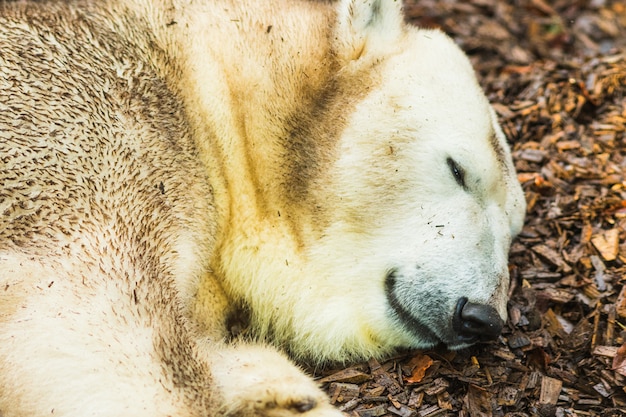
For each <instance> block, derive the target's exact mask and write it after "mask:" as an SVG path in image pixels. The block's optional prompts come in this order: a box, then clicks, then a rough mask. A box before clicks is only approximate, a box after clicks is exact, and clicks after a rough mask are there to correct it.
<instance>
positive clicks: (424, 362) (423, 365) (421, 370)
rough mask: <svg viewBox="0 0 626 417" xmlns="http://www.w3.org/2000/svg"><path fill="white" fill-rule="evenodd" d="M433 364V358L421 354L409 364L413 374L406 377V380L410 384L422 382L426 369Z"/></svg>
mask: <svg viewBox="0 0 626 417" xmlns="http://www.w3.org/2000/svg"><path fill="white" fill-rule="evenodd" d="M432 364H433V360H432V358H431V357H430V356H428V355H423V354H419V355H417V356H415V357H414V358H413V359H411V360H410V361H409V366H410V368H412V371H411V376H409V377H406V378H405V379H404V380H405V381H406V382H407V383H409V384H417V383H419V382H422V380H423V379H424V376H425V375H426V371H427V370H428V368H430V366H431V365H432Z"/></svg>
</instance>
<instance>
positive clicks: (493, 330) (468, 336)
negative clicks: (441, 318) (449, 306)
mask: <svg viewBox="0 0 626 417" xmlns="http://www.w3.org/2000/svg"><path fill="white" fill-rule="evenodd" d="M503 326H504V322H503V321H502V319H501V318H500V314H498V311H497V310H496V309H495V308H493V307H492V306H490V305H486V304H476V303H471V302H468V300H467V297H461V298H459V300H458V301H457V304H456V308H455V310H454V317H453V318H452V328H453V329H454V332H455V333H456V334H457V337H458V338H459V340H460V341H462V342H464V343H473V342H475V341H477V340H492V339H495V338H497V337H498V336H499V335H500V333H501V332H502V327H503Z"/></svg>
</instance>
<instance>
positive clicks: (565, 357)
mask: <svg viewBox="0 0 626 417" xmlns="http://www.w3.org/2000/svg"><path fill="white" fill-rule="evenodd" d="M405 11H406V13H407V15H408V19H409V20H410V21H411V22H412V23H415V24H417V25H419V26H421V27H439V28H441V29H443V30H444V31H445V32H447V33H448V34H450V35H451V36H452V37H453V38H454V39H455V40H456V41H457V43H458V44H459V45H460V46H461V47H462V48H463V49H464V50H465V51H466V52H467V53H468V54H469V55H470V57H471V59H472V62H473V63H474V65H475V67H476V69H477V71H478V74H479V77H480V80H481V83H482V85H483V86H484V88H485V90H486V92H487V95H488V97H489V99H490V100H491V101H492V102H493V103H494V106H495V109H496V111H497V113H498V115H499V117H500V120H501V123H502V126H503V128H504V130H505V132H506V134H507V136H508V137H509V140H510V142H511V146H512V149H513V155H514V159H515V164H516V167H517V170H518V172H519V180H520V181H521V182H522V184H523V187H524V190H525V193H526V198H527V200H528V218H527V221H526V226H525V227H524V230H523V232H522V234H521V236H519V238H518V239H517V240H516V241H515V243H514V244H513V247H512V251H511V262H510V270H511V277H512V289H511V301H510V303H509V321H508V323H507V326H506V328H505V330H504V332H503V334H502V336H501V337H500V338H499V340H497V341H496V342H493V343H490V344H484V345H480V346H476V347H474V348H471V349H468V350H466V351H462V352H447V351H445V350H432V351H428V352H405V353H402V354H399V355H398V356H396V357H393V358H389V359H388V360H386V361H382V362H378V361H375V360H371V361H369V362H367V363H363V364H357V365H355V366H352V367H350V368H347V369H326V370H324V371H318V375H319V377H320V378H321V379H320V381H321V382H322V383H323V385H324V387H325V389H326V390H327V392H328V394H329V395H330V397H331V399H332V401H333V402H334V403H335V405H336V406H337V407H339V408H340V409H342V410H343V411H344V412H345V413H346V414H348V415H351V416H354V417H376V416H390V417H395V416H400V417H433V416H481V417H482V416H484V417H489V416H494V417H495V416H516V417H522V416H559V417H561V416H602V417H608V416H624V415H626V388H625V386H626V344H625V341H626V285H624V284H626V177H625V173H626V133H625V131H626V2H624V1H622V0H620V1H617V0H615V1H611V0H585V1H571V0H553V1H548V0H507V1H499V0H470V1H460V0H459V1H451V0H407V1H406V2H405Z"/></svg>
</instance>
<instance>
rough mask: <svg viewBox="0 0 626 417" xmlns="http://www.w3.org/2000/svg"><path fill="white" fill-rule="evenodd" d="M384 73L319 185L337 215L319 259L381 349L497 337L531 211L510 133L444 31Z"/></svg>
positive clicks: (419, 42) (423, 37)
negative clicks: (513, 247) (512, 255)
mask: <svg viewBox="0 0 626 417" xmlns="http://www.w3.org/2000/svg"><path fill="white" fill-rule="evenodd" d="M416 57H419V59H417V58H416ZM379 65H380V68H379V74H378V79H380V80H381V83H380V84H379V85H378V86H376V88H373V89H371V92H370V93H369V94H368V95H367V96H366V97H365V98H364V99H363V100H362V101H361V102H360V103H359V104H358V105H357V106H356V108H355V109H354V111H353V113H352V115H351V116H350V117H348V122H347V127H346V129H345V130H344V131H343V134H342V137H341V140H340V149H339V150H338V152H337V154H338V155H339V157H338V159H337V161H336V162H335V163H334V167H333V169H332V170H331V171H330V173H329V174H328V175H326V176H325V177H324V180H325V181H326V185H327V188H326V189H327V190H330V191H331V192H329V193H325V191H324V190H322V189H320V191H319V193H320V194H319V196H318V198H320V199H322V200H324V201H326V202H327V204H328V206H331V207H332V208H333V209H332V216H333V217H332V218H330V219H329V220H328V226H327V228H326V229H325V230H324V232H323V233H321V236H322V237H321V240H320V245H319V248H323V249H320V251H319V252H318V253H316V252H315V251H314V252H313V254H312V256H313V257H314V258H315V262H316V263H318V264H319V265H323V268H325V269H324V270H331V271H333V274H334V275H335V277H336V279H337V280H341V281H342V282H341V284H339V285H338V284H336V283H333V285H334V286H335V289H338V288H337V287H339V288H340V289H338V291H339V292H340V293H341V296H336V298H338V299H341V298H342V297H343V302H345V303H350V304H351V305H353V306H354V305H355V304H357V305H358V307H354V309H356V310H359V311H358V312H354V311H353V312H352V316H353V317H355V318H354V323H355V324H356V325H357V327H359V326H360V328H361V335H363V334H367V335H369V336H368V337H370V338H371V339H372V340H376V341H375V342H373V343H379V344H389V345H393V344H395V345H397V346H412V347H429V346H433V345H437V344H440V343H443V344H445V345H447V346H448V347H449V348H452V349H456V348H462V347H465V346H468V345H469V344H471V343H475V342H476V341H478V340H480V339H482V338H493V337H495V336H497V334H498V333H499V331H500V330H501V327H502V325H503V321H504V320H505V319H506V303H507V290H508V287H509V274H508V265H507V259H508V251H509V247H510V244H511V239H512V238H513V237H514V236H515V235H516V234H517V233H518V232H519V231H520V229H521V227H522V223H523V216H524V211H525V203H524V197H523V193H522V190H521V187H520V185H519V183H518V182H517V179H516V174H515V170H514V167H513V165H512V161H511V157H510V152H509V150H508V147H507V144H506V141H505V138H504V135H503V134H502V132H501V130H500V128H499V126H498V124H497V120H496V116H495V114H494V112H493V111H492V109H491V107H490V105H489V103H488V102H487V99H486V98H485V96H484V94H483V92H482V91H481V89H480V87H479V86H478V84H477V82H476V79H475V76H474V73H473V70H472V68H471V66H470V64H469V62H468V60H467V58H466V57H465V56H464V55H463V54H462V52H461V51H460V50H459V49H458V48H457V47H456V46H455V45H453V43H452V41H451V40H449V39H448V38H447V37H445V36H444V35H442V34H441V33H439V32H429V31H420V32H416V33H415V34H414V36H412V37H411V46H410V47H409V48H407V49H406V50H405V51H404V52H402V53H399V54H397V55H395V56H392V57H391V58H389V59H387V60H386V61H385V62H382V63H380V64H379ZM330 297H331V298H332V296H330ZM348 297H350V299H348ZM338 308H339V307H338Z"/></svg>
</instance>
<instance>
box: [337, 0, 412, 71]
mask: <svg viewBox="0 0 626 417" xmlns="http://www.w3.org/2000/svg"><path fill="white" fill-rule="evenodd" d="M337 7H338V10H337V22H336V26H335V34H334V36H335V39H334V43H335V44H334V49H335V53H336V54H337V56H338V58H339V59H340V60H342V61H343V62H344V63H346V64H347V63H349V62H350V61H354V60H358V59H361V58H363V57H366V56H367V57H376V56H380V55H382V54H384V53H387V52H389V51H390V49H392V48H393V44H394V42H396V41H397V40H398V39H399V38H400V36H401V35H402V32H403V25H404V22H403V14H402V0H341V1H340V2H339V4H338V5H337Z"/></svg>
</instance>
